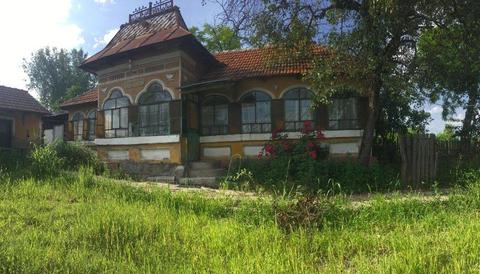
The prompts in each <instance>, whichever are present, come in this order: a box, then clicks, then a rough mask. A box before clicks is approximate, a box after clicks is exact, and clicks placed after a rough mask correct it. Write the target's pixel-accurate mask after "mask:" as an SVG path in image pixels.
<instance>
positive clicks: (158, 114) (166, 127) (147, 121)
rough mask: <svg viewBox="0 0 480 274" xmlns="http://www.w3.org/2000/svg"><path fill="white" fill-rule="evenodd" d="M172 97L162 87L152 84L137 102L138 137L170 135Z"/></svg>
mask: <svg viewBox="0 0 480 274" xmlns="http://www.w3.org/2000/svg"><path fill="white" fill-rule="evenodd" d="M171 100H172V96H171V95H170V93H169V92H168V91H166V90H164V89H163V87H162V85H160V84H158V83H154V84H152V85H150V86H149V87H148V89H147V92H146V93H144V94H142V96H141V97H140V99H139V100H138V104H139V113H140V115H139V121H138V125H139V134H140V136H158V135H167V134H170V101H171Z"/></svg>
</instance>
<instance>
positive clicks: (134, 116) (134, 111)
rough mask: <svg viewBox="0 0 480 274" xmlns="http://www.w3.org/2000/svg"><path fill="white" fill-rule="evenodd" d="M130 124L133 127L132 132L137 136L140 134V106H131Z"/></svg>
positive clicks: (129, 108) (129, 109) (129, 112)
mask: <svg viewBox="0 0 480 274" xmlns="http://www.w3.org/2000/svg"><path fill="white" fill-rule="evenodd" d="M128 124H129V125H131V126H130V127H131V130H132V132H133V133H134V136H136V133H138V132H139V131H138V126H139V124H138V105H130V106H129V107H128Z"/></svg>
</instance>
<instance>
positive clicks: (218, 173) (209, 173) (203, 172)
mask: <svg viewBox="0 0 480 274" xmlns="http://www.w3.org/2000/svg"><path fill="white" fill-rule="evenodd" d="M226 175H227V171H226V170H225V169H223V168H215V169H193V170H190V172H189V177H223V176H226Z"/></svg>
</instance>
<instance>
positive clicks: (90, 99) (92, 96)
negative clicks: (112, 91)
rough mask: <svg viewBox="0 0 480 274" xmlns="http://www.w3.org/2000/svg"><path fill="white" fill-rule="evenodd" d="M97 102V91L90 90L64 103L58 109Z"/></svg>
mask: <svg viewBox="0 0 480 274" xmlns="http://www.w3.org/2000/svg"><path fill="white" fill-rule="evenodd" d="M97 100H98V89H96V88H94V89H91V90H89V91H87V92H85V93H83V94H81V95H78V96H76V97H73V98H71V99H68V100H66V101H64V102H63V103H62V104H61V105H60V107H62V108H64V107H68V106H73V105H81V104H88V103H95V102H97Z"/></svg>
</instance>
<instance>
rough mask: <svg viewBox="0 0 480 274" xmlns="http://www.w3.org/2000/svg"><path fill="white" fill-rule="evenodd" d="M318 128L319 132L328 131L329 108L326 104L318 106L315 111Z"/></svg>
mask: <svg viewBox="0 0 480 274" xmlns="http://www.w3.org/2000/svg"><path fill="white" fill-rule="evenodd" d="M315 116H316V121H315V122H316V128H317V129H318V130H325V129H328V106H327V105H325V104H321V105H318V106H317V108H316V109H315Z"/></svg>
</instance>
